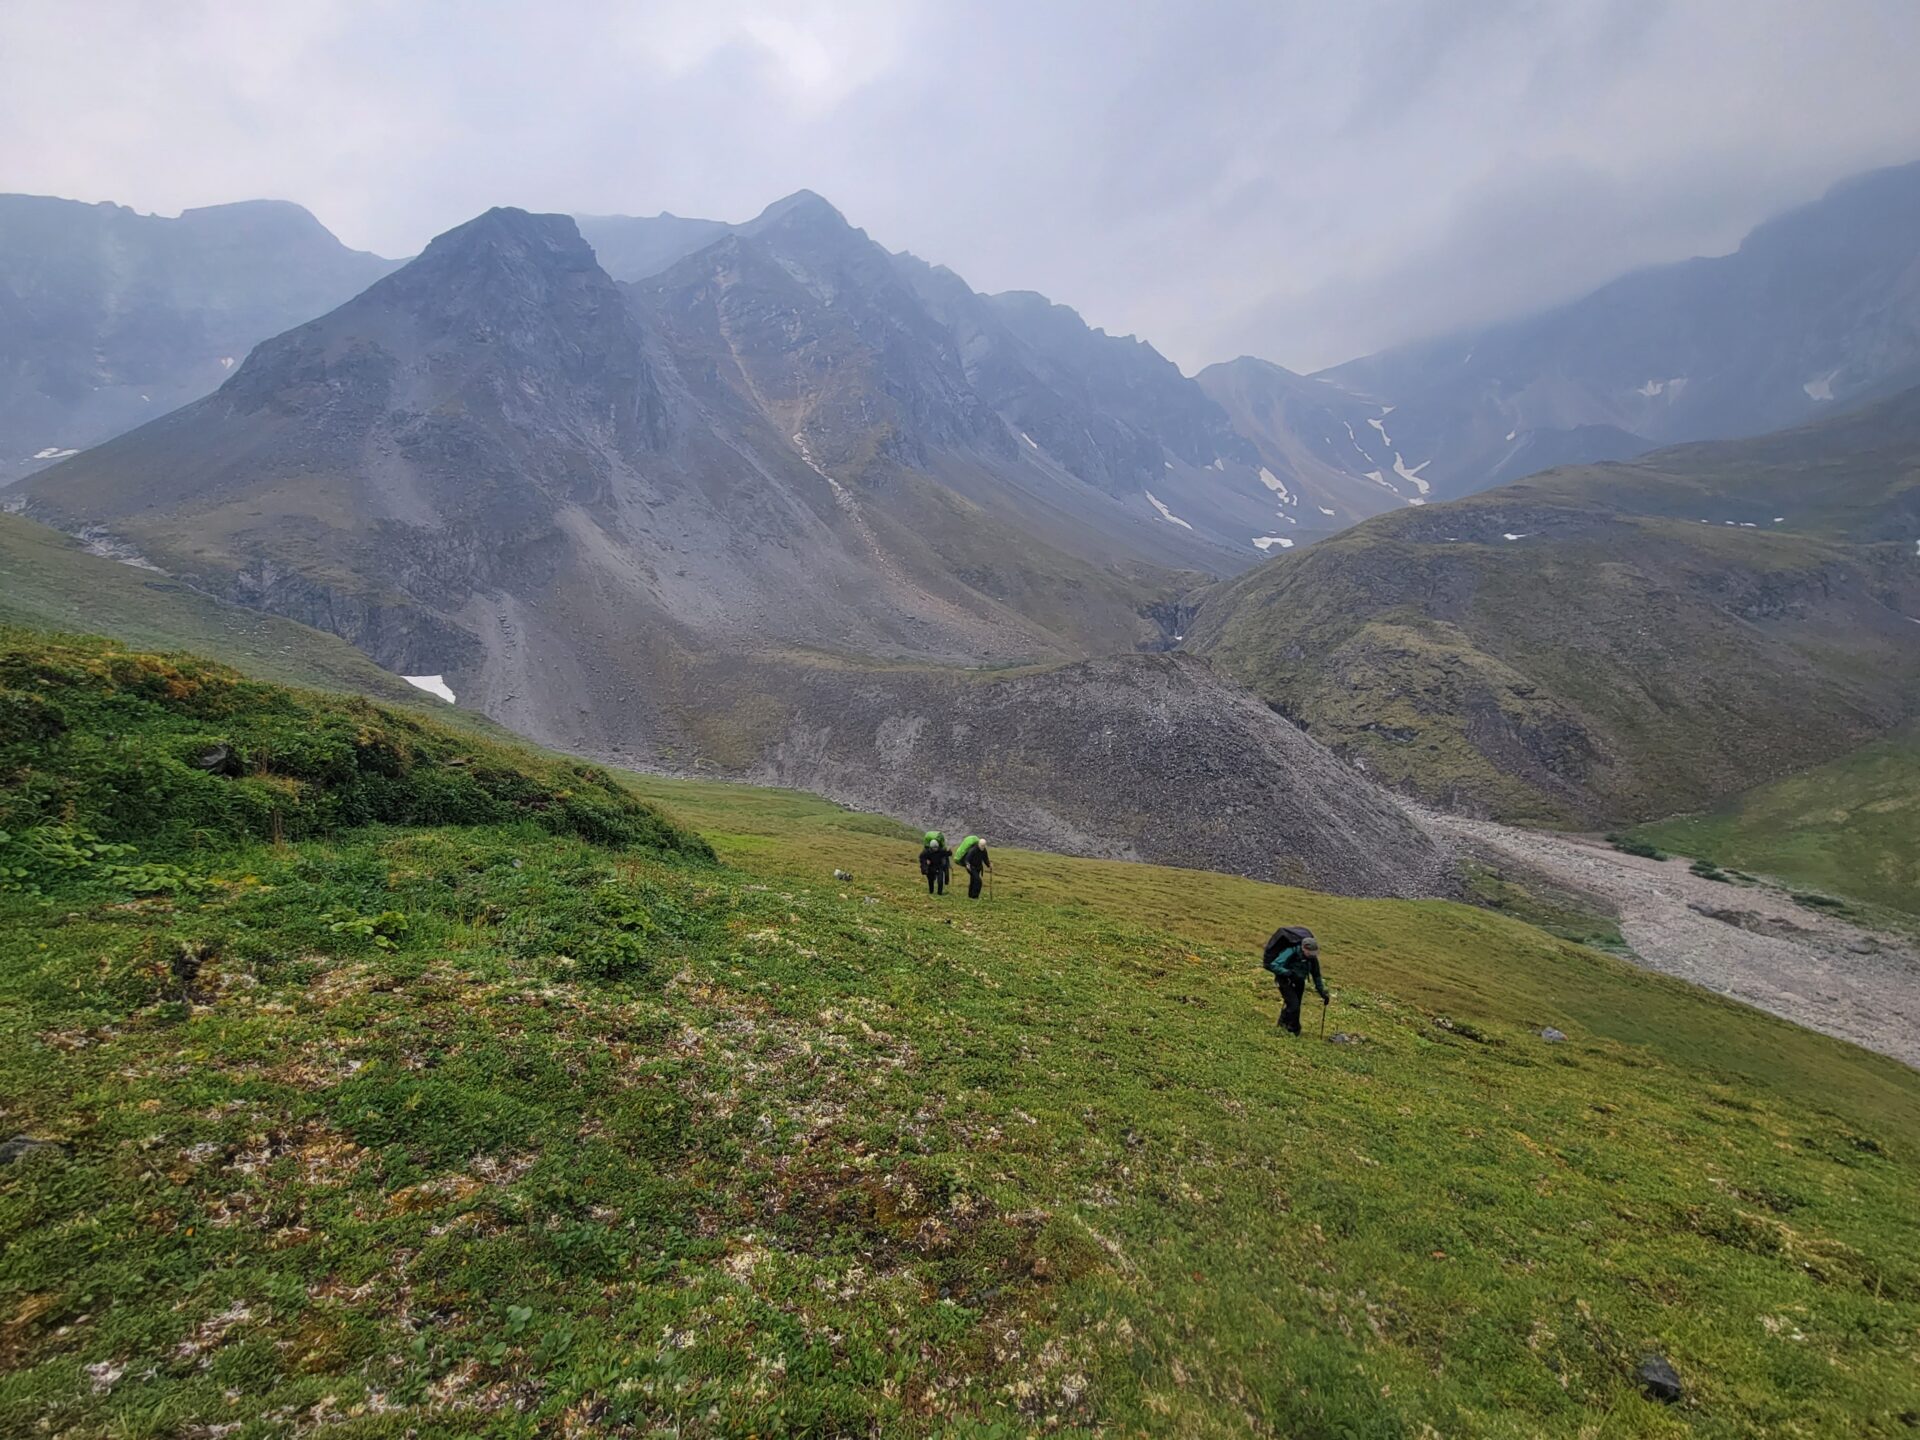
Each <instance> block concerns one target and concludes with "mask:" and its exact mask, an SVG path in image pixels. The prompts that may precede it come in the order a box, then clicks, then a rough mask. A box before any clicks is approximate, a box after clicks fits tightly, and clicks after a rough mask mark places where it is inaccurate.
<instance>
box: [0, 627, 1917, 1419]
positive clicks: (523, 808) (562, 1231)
mask: <svg viewBox="0 0 1920 1440" xmlns="http://www.w3.org/2000/svg"><path fill="white" fill-rule="evenodd" d="M303 715H304V716H305V717H306V723H305V724H301V723H299V718H300V717H301V716H303ZM216 746H224V747H225V748H226V749H227V751H228V752H229V754H230V755H231V756H233V757H236V763H232V764H229V763H226V762H225V761H224V760H223V761H222V762H221V763H219V764H217V765H215V766H214V767H213V768H208V766H207V763H206V757H207V756H208V755H209V753H210V752H211V751H212V750H213V749H214V748H215V747H216ZM663 809H664V811H665V812H666V813H671V814H673V815H675V816H677V817H678V823H677V824H676V823H674V822H671V821H668V820H667V819H665V818H664V815H663ZM276 814H277V815H278V817H279V818H278V820H277V821H276V820H275V818H274V817H275V815H276ZM689 825H691V826H692V828H694V829H697V830H699V831H701V832H703V833H704V834H705V835H706V836H707V838H708V839H710V840H711V842H712V844H713V847H714V850H715V851H717V856H718V858H717V860H715V859H710V858H708V855H707V852H706V850H705V849H704V847H703V846H702V845H701V844H700V843H698V842H696V841H693V840H692V839H691V838H689V836H688V834H687V828H688V826H689ZM263 827H264V828H263ZM0 829H4V830H5V831H6V832H7V836H8V838H7V841H6V852H7V853H6V856H5V858H4V860H3V861H0V867H3V868H0V875H4V876H5V888H4V889H0V1027H4V1043H3V1044H0V1096H4V1097H6V1098H5V1100H4V1101H0V1103H4V1105H5V1107H6V1115H5V1124H6V1126H7V1127H8V1133H13V1132H19V1133H22V1134H25V1135H29V1136H36V1137H42V1138H45V1139H49V1140H56V1141H60V1142H64V1144H65V1146H66V1147H67V1148H64V1149H62V1148H59V1147H46V1148H42V1149H38V1150H33V1151H30V1152H29V1153H27V1154H25V1155H24V1156H22V1157H21V1158H19V1159H17V1160H15V1161H14V1162H13V1163H11V1164H8V1165H6V1166H5V1167H4V1168H0V1243H4V1245H5V1247H6V1253H7V1256H8V1262H7V1265H6V1266H5V1267H4V1269H0V1354H3V1355H4V1362H5V1363H4V1365H0V1431H4V1432H5V1433H36V1432H37V1430H38V1429H45V1430H47V1431H48V1432H49V1433H64V1434H72V1435H115V1436H119V1435H155V1436H157V1435H192V1434H212V1433H219V1434H223V1435H233V1436H238V1437H248V1436H254V1435H262V1436H264V1435H268V1434H276V1433H285V1432H287V1431H290V1430H298V1431H305V1430H308V1429H318V1428H321V1427H325V1429H326V1431H327V1433H329V1434H338V1435H341V1436H343V1437H359V1436H379V1435H392V1436H401V1435H413V1436H449V1437H450V1436H456V1435H476V1434H486V1435H534V1434H555V1435H565V1434H571V1435H587V1434H639V1433H655V1432H659V1431H662V1430H672V1431H674V1432H676V1433H679V1434H682V1435H689V1436H696V1435H743V1434H751V1433H759V1434H819V1435H829V1434H850V1433H861V1434H868V1433H878V1434H888V1435H893V1434H902V1435H930V1434H943V1435H973V1436H989V1435H1015V1434H1027V1433H1064V1434H1087V1435H1091V1434H1096V1433H1105V1434H1113V1433H1125V1434H1155V1435H1159V1434H1179V1435H1191V1436H1211V1435H1222V1436H1224V1435H1239V1434H1246V1433H1248V1432H1249V1431H1252V1432H1254V1433H1272V1434H1281V1435H1343V1434H1344V1435H1360V1436H1383V1437H1384V1436H1403V1435H1404V1436H1416V1435H1421V1434H1426V1433H1440V1434H1472V1435H1488V1436H1516V1437H1518V1436H1528V1437H1532V1436H1543V1435H1566V1436H1575V1435H1592V1436H1635V1437H1639V1436H1658V1435H1674V1436H1679V1435H1688V1436H1728V1437H1731V1436H1747V1435H1753V1434H1760V1433H1775V1434H1781V1433H1795V1434H1803V1435H1835V1436H1838V1435H1889V1436H1890V1435H1895V1434H1899V1433H1902V1427H1903V1426H1904V1425H1906V1424H1907V1421H1906V1420H1905V1419H1904V1418H1903V1417H1905V1416H1907V1415H1909V1414H1910V1413H1911V1412H1913V1411H1914V1410H1915V1409H1916V1408H1920V1381H1917V1380H1916V1378H1915V1372H1914V1369H1913V1365H1912V1343H1913V1335H1914V1333H1915V1331H1916V1327H1920V1261H1917V1260H1916V1256H1920V1216H1917V1215H1916V1213H1915V1211H1914V1209H1913V1206H1912V1204H1911V1199H1912V1195H1913V1194H1914V1192H1915V1187H1916V1183H1917V1182H1920V1076H1916V1075H1915V1074H1914V1073H1913V1072H1911V1071H1908V1070H1906V1069H1904V1068H1902V1067H1900V1066H1898V1065H1895V1064H1893V1063H1891V1062H1888V1061H1884V1060H1881V1059H1879V1058H1877V1057H1874V1056H1871V1055H1867V1054H1865V1053H1863V1052H1861V1051H1858V1050H1855V1049H1852V1048H1850V1047H1848V1046H1845V1045H1842V1044H1839V1043H1836V1042H1833V1041H1830V1040H1827V1039H1824V1038H1823V1037H1820V1036H1817V1035H1814V1034H1812V1033H1810V1032H1806V1031H1801V1030H1798V1029H1795V1028H1794V1027H1791V1026H1788V1025H1785V1024H1782V1023H1780V1022H1778V1021H1775V1020H1772V1019H1770V1018H1768V1017H1766V1016H1764V1015H1761V1014H1759V1013H1757V1012H1754V1011H1750V1010H1746V1009H1743V1008H1742V1007H1739V1006H1737V1005H1733V1004H1729V1003H1727V1002H1724V1001H1721V1000H1718V999H1716V998H1714V997H1711V996H1708V995H1706V994H1703V993H1701V992H1697V991H1694V990H1691V989H1688V988H1687V987H1685V986H1682V985H1679V984H1676V983H1674V982H1671V981H1668V980H1665V979H1663V978H1661V977H1658V976H1655V975H1651V974H1648V973H1646V972H1643V971H1639V970H1636V969H1633V968H1631V967H1629V966H1627V965H1624V964H1622V963H1620V962H1618V961H1615V960H1613V959H1610V958H1608V957H1606V956H1603V955H1600V954H1598V953H1597V952H1593V951H1589V950H1583V949H1580V948H1578V947H1575V946H1571V945H1568V944H1565V943H1563V942H1560V941H1556V940H1554V939H1552V938H1550V937H1548V936H1546V935H1545V934H1543V933H1542V932H1540V931H1537V930H1532V929H1529V928H1527V927H1525V926H1522V925H1519V924H1517V923H1515V922H1512V921H1509V920H1505V919H1502V918H1500V917H1497V916H1493V915H1489V914H1487V913H1485V912H1481V911H1475V910H1471V909H1468V908H1465V907H1460V906H1454V905H1449V904H1444V903H1439V902H1419V903H1407V902H1389V901H1350V900H1337V899H1330V898H1327V897H1322V896H1316V895H1310V894H1307V893H1304V892H1299V891H1290V890H1284V889H1279V888H1276V887H1270V886H1262V885H1258V884H1255V883H1252V882H1248V881H1240V880H1234V879H1230V878H1227V877H1222V876H1216V875H1199V874H1193V873H1188V872H1177V871H1168V870H1157V869H1153V868H1150V867H1142V866H1130V865H1123V864H1117V863H1097V862H1078V861H1070V860H1063V859H1059V858H1056V857H1049V856H1042V855H1028V854H1022V853H1019V852H1013V851H1002V852H999V853H998V854H997V855H996V859H997V861H998V872H999V873H998V875H997V878H996V885H995V892H996V893H994V895H993V897H992V898H991V899H990V900H987V901H983V902H981V903H978V904H974V905H969V904H968V902H966V901H965V900H964V899H962V898H958V897H953V896H949V897H947V898H945V899H943V900H933V899H929V898H928V897H927V895H926V893H925V890H924V887H922V886H921V885H920V883H919V880H918V877H917V876H916V875H915V874H913V873H912V854H913V847H912V845H911V842H910V841H908V840H907V839H906V838H905V837H904V836H902V835H901V834H900V833H898V831H897V829H896V827H893V826H892V825H891V824H889V823H888V822H883V821H875V820H873V819H872V818H871V817H865V816H858V815H853V814H849V813H848V812H845V811H841V810H837V809H835V808H834V807H832V806H829V805H826V804H824V803H821V802H817V801H812V800H808V799H806V798H804V797H797V796H792V795H786V794H777V793H772V792H765V791H753V790H743V789H738V788H734V787H727V786H720V785H702V784H694V783H687V782H670V781H651V780H650V781H645V782H637V783H636V784H635V785H634V787H633V788H632V790H631V791H627V790H621V789H619V788H617V787H616V786H615V785H614V783H613V782H611V781H610V779H609V777H607V776H605V775H604V774H603V773H601V772H598V771H595V770H593V769H592V768H591V767H584V766H569V765H563V764H557V763H554V762H549V761H545V760H542V759H540V758H538V757H534V756H530V755H524V754H522V755H515V754H513V753H512V752H511V751H509V750H507V749H505V748H504V747H492V746H490V745H487V744H486V743H485V742H480V741H476V740H474V739H473V738H472V737H469V736H466V735H462V734H459V733H457V732H453V731H449V730H446V729H443V728H442V727H440V726H438V725H436V724H434V723H432V722H431V721H425V720H421V719H419V718H417V717H414V716H411V715H404V714H399V713H396V712H393V711H390V710H387V709H384V708H383V707H380V706H376V705H370V704H366V703H364V702H358V701H348V700H332V699H322V698H318V697H312V696H301V695H297V694H293V693H290V692H285V691H280V690H277V689H275V688H274V687H271V686H266V685H261V684H258V683H256V682H250V681H245V680H242V679H240V678H239V677H237V676H234V675H232V674H231V673H230V672H225V671H222V670H221V669H219V667H214V666H208V665H205V664H202V663H199V662H194V661H191V660H188V659H185V658H182V657H165V658H162V657H154V656H140V655H136V654H129V653H127V652H123V651H120V650H117V649H115V648H112V647H101V646H77V645H49V644H45V643H41V642H35V641H31V640H28V639H25V638H23V637H20V636H18V635H15V636H11V637H9V638H8V640H7V642H6V644H5V646H4V648H0ZM276 836H277V837H278V843H276V841H275V837H276ZM92 837H98V838H97V839H96V838H92ZM120 847H125V848H120ZM836 866H838V867H841V868H845V869H848V870H851V871H852V872H853V874H854V876H855V877H856V878H855V880H854V881H853V882H851V883H846V884H836V883H834V882H833V881H832V880H831V878H830V872H831V870H832V869H833V868H834V867H836ZM1282 920H1292V921H1300V922H1304V923H1308V924H1311V925H1313V926H1314V927H1315V929H1316V930H1317V931H1318V932H1319V933H1320V934H1321V935H1322V936H1323V937H1324V938H1325V941H1326V947H1327V967H1328V971H1329V977H1330V980H1331V983H1332V985H1333V987H1334V990H1335V992H1336V1004H1335V1005H1334V1007H1333V1009H1332V1011H1331V1012H1330V1015H1329V1023H1328V1032H1329V1035H1332V1034H1335V1033H1339V1034H1344V1035H1348V1036H1358V1037H1361V1038H1360V1039H1359V1040H1358V1041H1357V1042H1356V1043H1348V1044H1333V1043H1326V1042H1321V1041H1319V1040H1317V1039H1314V1038H1312V1037H1308V1038H1306V1039H1303V1040H1293V1039H1291V1038H1288V1037H1284V1036H1280V1035H1277V1034H1275V1032H1274V1029H1273V1024H1272V1015H1273V997H1272V987H1271V985H1270V984H1267V983H1263V982H1264V977H1263V976H1262V975H1261V974H1260V972H1259V971H1258V969H1257V968H1256V965H1255V963H1254V956H1255V954H1256V952H1257V947H1258V945H1259V943H1260V941H1261V939H1262V938H1263V937H1264V935H1265V933H1266V932H1267V931H1268V930H1269V929H1270V928H1271V927H1272V926H1273V925H1274V924H1275V923H1278V922H1280V921H1282ZM1544 1026H1556V1027H1558V1028H1559V1029H1560V1030H1562V1031H1565V1032H1566V1034H1567V1036H1568V1038H1567V1039H1566V1040H1565V1041H1564V1042H1561V1043H1549V1042H1548V1041H1547V1040H1545V1039H1543V1038H1542V1037H1541V1035H1540V1033H1539V1032H1540V1029H1541V1028H1542V1027H1544ZM1649 1351H1658V1352H1660V1353H1661V1354H1664V1355H1665V1356H1667V1357H1668V1358H1669V1359H1670V1360H1671V1361H1672V1363H1673V1364H1674V1366H1675V1368H1676V1369H1677V1370H1678V1372H1679V1374H1680V1375H1681V1377H1682V1379H1683V1382H1684V1384H1685V1387H1686V1394H1685V1398H1684V1399H1683V1400H1682V1401H1681V1402H1680V1403H1679V1404H1678V1405H1677V1406H1673V1407H1668V1406H1664V1405H1662V1404H1660V1403H1658V1402H1656V1401H1655V1400H1653V1399H1650V1398H1647V1397H1646V1396H1644V1395H1642V1394H1641V1393H1640V1387H1639V1384H1638V1382H1637V1381H1636V1379H1635V1372H1636V1370H1637V1368H1638V1367H1639V1365H1640V1363H1641V1360H1642V1356H1643V1354H1644V1353H1646V1352H1649ZM229 1427H231V1428H229Z"/></svg>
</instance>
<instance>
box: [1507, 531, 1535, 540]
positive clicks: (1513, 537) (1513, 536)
mask: <svg viewBox="0 0 1920 1440" xmlns="http://www.w3.org/2000/svg"><path fill="white" fill-rule="evenodd" d="M1532 533H1533V532H1532V531H1531V530H1522V531H1521V532H1520V533H1519V534H1518V535H1516V534H1514V533H1513V532H1512V531H1511V530H1509V531H1507V532H1506V533H1505V534H1503V535H1502V536H1501V537H1500V538H1501V539H1503V540H1524V539H1526V538H1527V536H1529V535H1531V534H1532Z"/></svg>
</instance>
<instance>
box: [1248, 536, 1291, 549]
mask: <svg viewBox="0 0 1920 1440" xmlns="http://www.w3.org/2000/svg"><path fill="white" fill-rule="evenodd" d="M1253 543H1254V544H1255V545H1256V546H1258V547H1259V548H1260V549H1262V550H1271V549H1273V547H1274V546H1276V545H1278V546H1279V547H1280V548H1281V549H1282V550H1291V549H1292V548H1293V542H1292V541H1291V540H1289V539H1287V537H1286V536H1284V535H1256V536H1254V537H1253Z"/></svg>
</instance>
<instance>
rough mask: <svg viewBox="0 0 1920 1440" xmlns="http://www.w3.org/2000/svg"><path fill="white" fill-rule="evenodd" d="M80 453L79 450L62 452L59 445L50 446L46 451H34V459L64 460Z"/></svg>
mask: <svg viewBox="0 0 1920 1440" xmlns="http://www.w3.org/2000/svg"><path fill="white" fill-rule="evenodd" d="M79 453H80V452H79V451H78V450H62V449H61V448H60V447H59V446H58V445H49V446H48V447H47V448H46V449H44V450H36V451H34V452H33V458H34V459H36V460H64V459H66V458H67V456H69V455H78V454H79Z"/></svg>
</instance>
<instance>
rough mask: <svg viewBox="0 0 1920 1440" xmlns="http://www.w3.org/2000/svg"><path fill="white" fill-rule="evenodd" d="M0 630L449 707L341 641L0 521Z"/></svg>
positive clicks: (39, 530)
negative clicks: (16, 628)
mask: <svg viewBox="0 0 1920 1440" xmlns="http://www.w3.org/2000/svg"><path fill="white" fill-rule="evenodd" d="M0 577H4V580H3V581H0V623H3V624H12V625H21V626H31V627H35V628H38V629H42V630H56V631H70V632H76V633H83V634H104V635H111V636H113V637H114V638H115V639H117V640H120V641H122V642H123V643H125V644H128V645H131V646H134V647H136V648H143V649H159V650H193V651H197V652H199V653H202V654H207V655H217V656H219V657H220V658H221V659H223V660H225V661H227V662H228V663H229V664H232V665H236V666H238V667H239V668H241V669H243V670H245V671H246V672H247V673H248V674H251V675H257V676H259V677H260V678H261V679H263V680H277V681H280V682H281V683H283V684H288V685H312V686H318V687H320V688H323V689H328V690H343V691H348V692H351V693H356V694H363V695H370V696H372V697H374V698H375V699H378V700H391V701H396V702H400V703H405V704H410V705H419V706H422V707H423V708H424V707H427V706H432V707H434V708H438V709H444V708H445V707H444V706H443V705H442V703H441V702H439V701H437V700H432V699H429V698H427V697H426V696H425V695H424V693H423V692H421V691H419V690H416V689H414V688H413V686H411V685H409V684H407V682H406V681H404V680H402V679H401V678H400V677H399V676H398V675H395V674H393V673H392V672H391V671H388V670H382V669H381V668H380V667H379V666H378V665H376V664H374V663H373V661H371V660H369V659H368V658H367V657H366V656H365V655H363V654H362V653H361V652H360V651H358V650H356V649H354V647H353V646H351V645H349V644H347V642H346V641H344V640H342V639H340V638H338V637H337V636H333V635H328V634H326V633H324V632H322V631H319V630H313V629H310V628H308V627H307V626H305V625H301V624H297V623H296V622H294V621H292V620H282V619H280V618H278V617H277V616H272V615H263V614H261V613H260V612H259V611H257V610H248V609H245V608H243V607H241V606H238V605H228V604H225V603H223V602H221V601H219V600H215V599H213V598H212V597H211V596H208V595H203V594H201V593H200V592H199V591H197V590H193V589H190V588H189V587H187V586H186V585H183V584H181V583H180V582H179V581H177V580H173V579H170V578H168V577H167V576H165V575H161V574H158V573H157V572H155V571H151V570H142V569H139V568H137V567H135V566H131V565H123V564H120V563H119V562H117V561H113V560H106V559H102V558H101V557H99V556H97V555H89V554H88V553H87V552H86V551H85V550H84V549H82V548H81V546H80V544H79V542H78V541H76V540H73V539H71V538H69V537H68V536H65V535H62V534H61V533H60V532H59V531H57V530H49V529H48V528H47V527H46V526H44V525H36V524H35V523H34V522H32V521H31V520H25V519H22V518H21V517H20V516H18V515H4V514H0Z"/></svg>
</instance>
